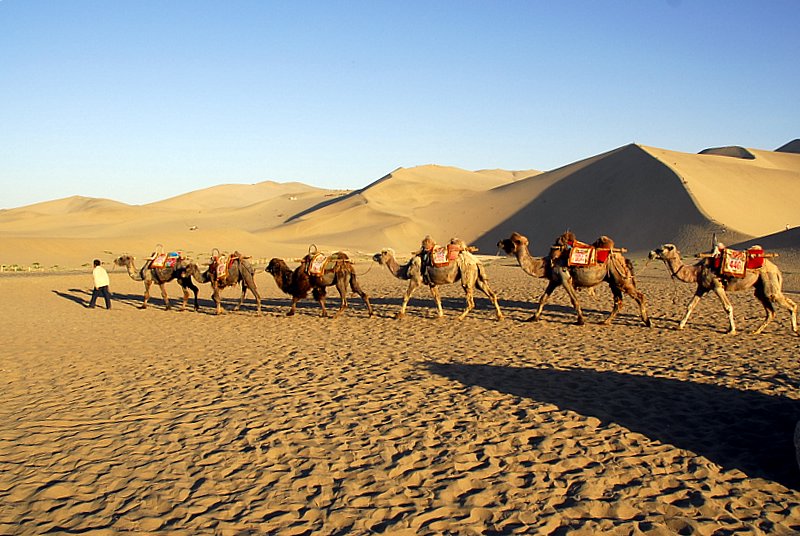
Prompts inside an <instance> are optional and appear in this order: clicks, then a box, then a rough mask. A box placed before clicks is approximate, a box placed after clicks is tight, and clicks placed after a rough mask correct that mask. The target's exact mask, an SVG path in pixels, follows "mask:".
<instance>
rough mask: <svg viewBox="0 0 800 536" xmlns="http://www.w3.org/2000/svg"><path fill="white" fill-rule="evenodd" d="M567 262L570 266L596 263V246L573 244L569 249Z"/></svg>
mask: <svg viewBox="0 0 800 536" xmlns="http://www.w3.org/2000/svg"><path fill="white" fill-rule="evenodd" d="M567 264H569V265H570V266H589V265H590V264H594V248H593V247H592V246H578V245H575V246H572V248H570V250H569V257H568V259H567Z"/></svg>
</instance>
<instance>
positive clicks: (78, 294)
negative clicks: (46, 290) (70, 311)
mask: <svg viewBox="0 0 800 536" xmlns="http://www.w3.org/2000/svg"><path fill="white" fill-rule="evenodd" d="M53 294H55V295H57V296H59V297H61V298H64V299H65V300H69V301H71V302H75V303H77V304H78V305H80V306H81V307H88V306H89V300H90V299H91V298H92V293H91V292H87V291H85V290H81V289H77V288H71V289H69V291H68V292H61V291H60V290H54V291H53ZM100 299H101V300H102V297H101V298H100Z"/></svg>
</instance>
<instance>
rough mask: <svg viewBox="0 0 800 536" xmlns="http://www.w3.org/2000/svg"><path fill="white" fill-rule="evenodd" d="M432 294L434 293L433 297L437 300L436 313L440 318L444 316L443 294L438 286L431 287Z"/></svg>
mask: <svg viewBox="0 0 800 536" xmlns="http://www.w3.org/2000/svg"><path fill="white" fill-rule="evenodd" d="M431 294H433V299H434V301H435V302H436V314H437V316H438V317H439V318H442V317H444V311H443V310H442V296H441V294H440V293H439V287H438V286H435V285H434V286H432V287H431Z"/></svg>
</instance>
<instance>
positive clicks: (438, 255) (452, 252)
mask: <svg viewBox="0 0 800 536" xmlns="http://www.w3.org/2000/svg"><path fill="white" fill-rule="evenodd" d="M459 253H461V246H460V245H458V244H447V245H446V246H440V245H436V246H433V249H432V250H431V253H430V259H431V264H433V265H434V266H435V267H437V268H441V267H443V266H449V265H450V263H451V262H453V261H454V260H456V259H457V258H458V254H459Z"/></svg>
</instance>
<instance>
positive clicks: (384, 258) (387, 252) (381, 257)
mask: <svg viewBox="0 0 800 536" xmlns="http://www.w3.org/2000/svg"><path fill="white" fill-rule="evenodd" d="M392 257H394V250H393V249H390V248H385V249H382V250H380V252H378V253H376V254H375V255H373V256H372V260H373V261H375V262H377V263H378V264H381V265H386V263H387V262H388V260H389V259H390V258H392Z"/></svg>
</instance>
